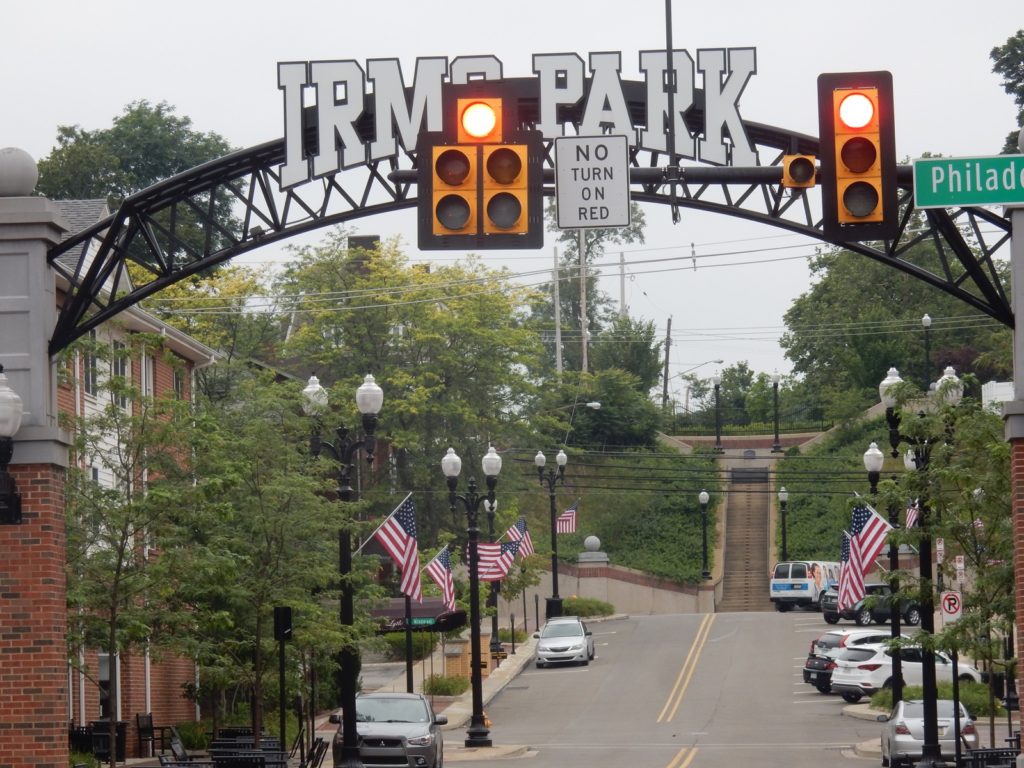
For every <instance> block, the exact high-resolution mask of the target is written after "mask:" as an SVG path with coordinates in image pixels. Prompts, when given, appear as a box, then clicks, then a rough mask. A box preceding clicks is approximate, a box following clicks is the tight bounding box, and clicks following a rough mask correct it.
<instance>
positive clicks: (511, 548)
mask: <svg viewBox="0 0 1024 768" xmlns="http://www.w3.org/2000/svg"><path fill="white" fill-rule="evenodd" d="M518 551H519V542H518V541H506V542H504V543H498V542H495V543H494V544H478V545H477V557H478V558H479V563H478V565H477V573H478V574H479V577H480V581H501V580H502V579H503V578H505V577H506V576H508V572H509V571H510V570H512V563H514V562H515V561H516V553H517V552H518Z"/></svg>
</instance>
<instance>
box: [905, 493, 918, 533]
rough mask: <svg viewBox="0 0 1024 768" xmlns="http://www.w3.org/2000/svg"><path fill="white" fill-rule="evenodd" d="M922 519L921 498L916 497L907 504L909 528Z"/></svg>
mask: <svg viewBox="0 0 1024 768" xmlns="http://www.w3.org/2000/svg"><path fill="white" fill-rule="evenodd" d="M920 520H921V503H920V499H914V500H913V501H912V502H910V504H908V505H907V528H914V527H915V526H916V525H917V524H918V523H919V522H920Z"/></svg>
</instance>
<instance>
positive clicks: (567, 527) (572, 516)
mask: <svg viewBox="0 0 1024 768" xmlns="http://www.w3.org/2000/svg"><path fill="white" fill-rule="evenodd" d="M579 505H580V500H579V499H576V501H574V502H573V503H572V506H571V507H569V508H568V509H567V510H565V512H563V513H562V514H560V515H559V516H558V517H557V518H556V519H555V533H576V510H577V508H578V507H579Z"/></svg>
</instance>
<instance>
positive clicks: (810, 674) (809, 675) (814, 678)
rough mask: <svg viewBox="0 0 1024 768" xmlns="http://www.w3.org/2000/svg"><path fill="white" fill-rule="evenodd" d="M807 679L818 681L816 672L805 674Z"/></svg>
mask: <svg viewBox="0 0 1024 768" xmlns="http://www.w3.org/2000/svg"><path fill="white" fill-rule="evenodd" d="M807 677H809V678H810V679H811V680H817V679H818V673H817V672H808V673H807Z"/></svg>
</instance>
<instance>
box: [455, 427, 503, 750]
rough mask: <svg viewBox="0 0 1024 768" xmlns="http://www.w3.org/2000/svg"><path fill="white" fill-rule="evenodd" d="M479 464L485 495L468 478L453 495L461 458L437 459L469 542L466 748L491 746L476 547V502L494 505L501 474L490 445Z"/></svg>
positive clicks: (477, 542) (497, 459) (477, 523)
mask: <svg viewBox="0 0 1024 768" xmlns="http://www.w3.org/2000/svg"><path fill="white" fill-rule="evenodd" d="M481 465H482V467H483V471H484V478H485V479H486V482H487V495H486V496H481V495H480V494H478V493H477V492H476V479H475V478H472V477H471V478H469V493H467V494H464V495H463V494H458V493H456V487H457V486H458V482H459V472H461V471H462V459H460V458H459V455H458V454H457V453H455V449H454V448H449V449H448V453H446V454H445V456H444V458H443V459H441V471H442V472H444V476H445V479H446V481H447V483H448V505H449V507H450V508H451V511H452V513H453V514H454V513H455V502H456V501H461V502H462V505H463V507H465V510H466V521H467V528H466V533H467V536H468V539H469V636H470V645H471V646H472V647H471V648H470V654H471V662H472V664H473V669H472V670H470V681H471V683H472V687H473V714H472V716H471V717H470V721H469V728H467V729H466V742H465V744H466V746H467V747H489V746H491V739H490V733H491V732H490V729H488V727H487V725H486V724H485V722H484V697H483V680H482V678H481V674H480V670H481V665H482V663H483V661H482V659H481V657H480V551H479V547H478V545H479V543H480V503H481V502H483V501H486V502H487V503H488V504H489V505H490V506H491V507H494V505H495V504H496V501H495V495H494V489H495V487H497V485H498V473H499V472H501V456H499V455H498V452H497V451H495V450H494V447H493V446H492V447H490V448H489V449H488V450H487V453H486V455H485V456H484V458H483V460H482V461H481Z"/></svg>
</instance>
